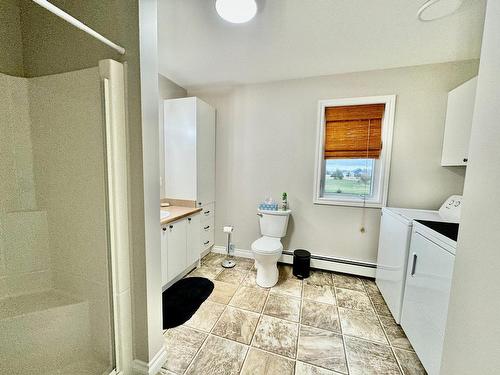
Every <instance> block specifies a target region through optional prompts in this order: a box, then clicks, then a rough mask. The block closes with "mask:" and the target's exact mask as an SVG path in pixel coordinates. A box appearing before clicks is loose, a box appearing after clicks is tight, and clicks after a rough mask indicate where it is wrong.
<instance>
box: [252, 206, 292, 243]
mask: <svg viewBox="0 0 500 375" xmlns="http://www.w3.org/2000/svg"><path fill="white" fill-rule="evenodd" d="M291 212H292V211H291V210H286V211H268V210H258V213H257V215H259V224H260V233H261V234H262V235H263V236H268V237H277V238H282V237H285V235H286V228H287V226H288V218H289V217H290V214H291Z"/></svg>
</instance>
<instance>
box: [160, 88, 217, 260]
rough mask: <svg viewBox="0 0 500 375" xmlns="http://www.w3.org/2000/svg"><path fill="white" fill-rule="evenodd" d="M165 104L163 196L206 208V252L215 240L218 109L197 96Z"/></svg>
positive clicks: (203, 221)
mask: <svg viewBox="0 0 500 375" xmlns="http://www.w3.org/2000/svg"><path fill="white" fill-rule="evenodd" d="M163 105H164V111H163V113H164V119H163V126H164V131H163V134H164V146H165V147H164V149H165V155H164V157H165V170H164V175H165V178H164V182H163V186H164V191H163V195H164V197H165V198H169V199H179V200H188V201H194V202H196V207H201V208H202V209H203V211H202V217H201V220H200V221H199V225H200V226H199V230H200V234H199V238H200V239H199V244H201V247H202V249H201V251H202V252H203V251H206V250H208V249H209V248H210V247H211V246H212V245H213V243H214V232H213V229H214V213H215V109H214V108H212V107H211V106H210V105H208V104H207V103H205V102H204V101H202V100H200V99H199V98H196V97H190V98H180V99H169V100H165V101H164V103H163ZM207 226H209V228H208V229H206V227H207Z"/></svg>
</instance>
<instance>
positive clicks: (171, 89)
mask: <svg viewBox="0 0 500 375" xmlns="http://www.w3.org/2000/svg"><path fill="white" fill-rule="evenodd" d="M158 91H159V93H160V101H159V103H158V105H159V119H160V125H159V127H160V132H159V137H158V139H159V140H160V197H161V198H166V197H165V196H164V194H163V192H164V190H163V189H164V186H163V182H164V181H165V151H164V148H163V147H164V141H163V134H164V133H163V101H164V100H166V99H176V98H185V97H186V96H187V91H186V89H185V88H183V87H181V86H179V85H177V84H176V83H175V82H173V81H171V80H170V79H168V78H167V77H165V76H164V75H161V74H158Z"/></svg>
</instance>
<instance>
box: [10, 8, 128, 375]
mask: <svg viewBox="0 0 500 375" xmlns="http://www.w3.org/2000/svg"><path fill="white" fill-rule="evenodd" d="M1 1H2V16H3V17H5V16H6V15H15V11H16V8H15V7H16V2H15V1H11V0H8V1H6V0H1ZM4 1H6V2H5V3H4ZM9 7H13V8H9ZM9 12H11V13H9ZM10 21H12V22H10V23H9V24H8V25H5V24H4V26H2V27H7V26H9V27H14V26H15V25H16V22H14V21H15V19H14V20H10ZM2 32H6V31H5V30H3V31H2ZM7 32H9V33H10V32H12V33H15V32H16V30H7ZM0 53H2V54H3V53H7V51H5V50H2V51H0ZM11 57H12V55H9V56H7V57H5V56H3V57H2V60H3V61H5V59H6V58H11ZM2 66H3V67H5V66H7V65H5V64H3V65H2ZM5 70H7V73H5V72H2V71H0V332H1V334H0V374H11V375H15V374H27V373H36V374H51V375H52V374H54V375H55V374H88V375H102V374H106V375H107V374H111V373H118V372H119V371H120V369H119V367H120V366H124V365H123V363H125V362H124V358H125V357H127V356H129V357H130V356H131V349H130V345H131V343H130V342H129V341H130V339H129V340H128V341H127V340H126V337H125V336H126V335H127V334H128V332H129V331H130V327H129V326H127V324H129V320H126V319H124V318H123V316H124V314H127V311H128V315H130V313H129V311H130V285H129V278H128V273H129V264H128V262H129V260H128V222H127V218H126V217H127V215H128V214H127V190H126V173H127V172H126V140H125V99H124V98H125V96H124V87H125V86H124V72H123V65H122V64H121V63H118V62H116V61H113V60H101V61H96V66H95V67H91V68H86V69H81V70H75V71H68V72H64V73H59V74H52V75H46V76H37V77H29V78H28V77H24V76H22V75H21V74H18V75H13V74H9V73H11V72H10V71H8V69H5ZM118 313H121V315H119V314H118ZM117 329H118V331H117ZM120 362H121V363H120ZM121 370H122V371H125V370H124V369H123V368H122V369H121Z"/></svg>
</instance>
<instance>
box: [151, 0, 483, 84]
mask: <svg viewBox="0 0 500 375" xmlns="http://www.w3.org/2000/svg"><path fill="white" fill-rule="evenodd" d="M257 1H258V4H259V12H258V13H257V16H256V17H255V18H254V19H253V20H252V21H250V22H248V23H246V24H239V25H236V24H230V23H228V22H225V21H223V20H222V19H221V18H219V17H218V15H217V13H216V12H215V6H214V0H159V7H158V32H159V36H158V48H159V70H160V73H161V74H163V75H165V76H166V77H168V78H170V79H172V80H173V81H175V82H176V83H178V84H179V85H181V86H184V87H193V86H206V85H233V84H241V83H254V82H265V81H275V80H283V79H293V78H304V77H311V76H321V75H329V74H336V73H346V72H356V71H366V70H374V69H384V68H393V67H401V66H412V65H421V64H430V63H438V62H446V61H455V60H467V59H473V58H478V57H479V52H480V43H481V35H482V29H483V17H484V8H485V0H465V1H464V4H463V5H462V7H461V8H460V10H459V11H458V12H457V13H455V14H453V15H451V16H448V17H446V18H443V19H441V20H437V21H432V22H421V21H418V19H417V10H418V8H419V7H420V6H421V5H422V4H423V3H424V2H425V0H257Z"/></svg>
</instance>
